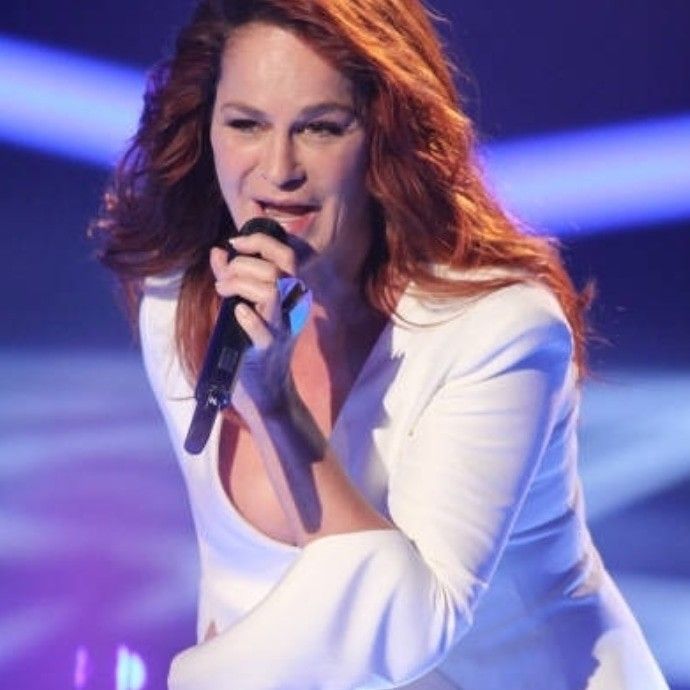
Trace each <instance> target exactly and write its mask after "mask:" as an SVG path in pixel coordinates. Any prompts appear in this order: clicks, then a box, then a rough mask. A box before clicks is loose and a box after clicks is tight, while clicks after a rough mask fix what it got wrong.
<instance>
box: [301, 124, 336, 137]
mask: <svg viewBox="0 0 690 690" xmlns="http://www.w3.org/2000/svg"><path fill="white" fill-rule="evenodd" d="M302 131H304V132H306V133H307V134H313V135H315V136H317V137H339V136H341V135H342V134H343V133H344V132H345V127H344V126H343V125H341V124H339V123H338V122H330V121H329V120H316V121H315V122H310V123H308V124H306V125H304V126H303V127H302Z"/></svg>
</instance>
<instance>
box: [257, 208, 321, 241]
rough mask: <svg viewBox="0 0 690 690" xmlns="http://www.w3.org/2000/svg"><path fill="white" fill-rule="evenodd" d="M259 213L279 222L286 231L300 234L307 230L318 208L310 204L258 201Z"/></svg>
mask: <svg viewBox="0 0 690 690" xmlns="http://www.w3.org/2000/svg"><path fill="white" fill-rule="evenodd" d="M257 203H258V204H259V207H260V208H261V213H262V214H263V215H264V216H267V217H268V218H272V219H273V220H275V221H276V222H278V223H280V224H281V225H282V226H283V227H284V228H285V230H287V232H290V233H294V234H302V233H303V232H305V231H306V230H307V228H308V227H309V225H311V222H312V221H313V220H314V216H315V215H316V213H317V211H318V210H319V208H318V206H314V205H312V204H278V203H274V202H269V201H258V202H257Z"/></svg>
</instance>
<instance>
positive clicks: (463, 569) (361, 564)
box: [169, 286, 572, 690]
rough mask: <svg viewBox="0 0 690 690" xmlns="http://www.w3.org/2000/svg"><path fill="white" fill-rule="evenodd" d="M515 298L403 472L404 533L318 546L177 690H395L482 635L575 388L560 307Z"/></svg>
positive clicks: (200, 651) (419, 428)
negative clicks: (498, 579) (482, 604)
mask: <svg viewBox="0 0 690 690" xmlns="http://www.w3.org/2000/svg"><path fill="white" fill-rule="evenodd" d="M506 294H510V295H514V296H515V299H514V300H513V299H508V300H507V301H506V300H503V301H502V300H500V299H493V298H490V299H487V300H485V301H484V302H485V303H486V304H487V305H494V306H493V307H492V306H487V307H486V308H482V307H481V306H480V305H481V302H480V303H478V306H477V307H476V309H475V311H477V312H478V314H477V318H476V322H477V323H478V324H484V325H485V327H486V329H487V331H490V332H491V333H492V334H493V335H492V336H491V337H489V338H487V337H478V338H477V340H478V341H479V342H480V343H481V344H480V345H475V344H469V343H465V344H463V343H457V347H458V350H464V351H465V353H466V354H465V355H464V356H459V357H458V365H457V367H455V368H454V370H453V371H452V373H451V375H450V376H449V377H448V379H447V380H446V381H445V383H444V384H443V385H442V386H441V388H440V389H439V390H438V392H437V394H436V395H435V396H434V398H433V399H432V400H431V402H430V403H429V405H428V406H427V407H426V409H425V410H424V412H423V414H422V415H421V417H420V418H419V419H418V421H417V424H416V427H415V429H414V431H413V432H412V435H411V437H410V441H409V444H408V446H407V448H406V449H405V450H404V452H403V454H402V455H401V457H400V458H398V459H396V461H395V462H394V463H393V465H394V468H393V471H392V474H391V476H390V483H389V508H390V514H391V516H392V518H393V521H394V523H395V526H396V528H397V529H372V530H365V531H359V532H352V531H350V532H345V533H341V534H332V535H329V536H322V537H321V538H319V539H316V540H313V541H310V542H309V543H307V545H306V547H305V548H304V550H303V552H302V554H301V555H300V556H299V558H298V559H297V560H296V562H295V564H294V565H293V567H292V568H291V569H290V570H289V571H288V573H287V574H286V575H285V577H284V578H283V579H282V580H281V581H280V582H279V583H278V584H277V586H276V587H275V588H274V589H273V590H272V591H271V593H270V594H269V595H268V596H267V597H266V598H265V599H264V600H263V601H262V602H261V603H260V604H259V605H258V606H257V607H255V608H254V609H253V610H252V611H250V612H249V613H248V614H247V615H246V616H245V617H244V618H242V619H241V620H240V621H239V622H238V623H237V624H235V625H234V626H233V627H231V628H230V629H228V630H225V631H223V632H221V633H220V634H219V635H218V636H217V637H216V638H214V639H213V640H210V641H209V642H207V643H205V644H202V645H200V646H197V647H194V648H192V649H189V650H186V651H185V652H183V653H182V654H180V655H178V656H177V657H176V658H175V660H174V662H173V665H172V667H171V672H170V678H169V682H170V688H171V690H207V689H208V690H211V688H213V689H214V690H216V689H217V688H219V687H223V683H224V682H225V680H224V679H227V687H241V688H243V690H293V689H294V690H305V689H307V688H314V689H317V688H318V689H319V690H326V689H330V690H352V689H355V688H361V687H367V688H375V687H380V688H388V687H395V686H397V685H401V684H404V683H408V682H411V681H412V680H414V679H415V678H417V677H419V676H421V675H422V674H424V673H425V672H427V671H428V670H429V669H431V668H433V667H434V666H435V665H437V664H438V663H440V661H442V659H443V658H444V656H445V654H446V653H447V652H448V650H449V649H450V648H451V647H452V645H453V644H454V643H455V642H456V641H457V640H458V639H459V638H460V637H461V635H462V634H463V633H464V632H465V631H466V630H467V628H468V627H469V626H470V625H471V623H472V615H473V613H472V612H473V610H474V607H475V606H476V604H477V601H478V599H479V597H480V595H481V593H482V592H483V591H484V590H485V588H486V587H487V586H488V583H489V581H490V578H491V575H492V573H493V571H494V569H495V567H496V564H497V562H498V560H499V558H500V555H501V552H502V549H503V547H504V544H505V541H506V539H507V537H508V534H509V532H510V528H511V526H512V524H513V521H514V519H515V517H516V515H517V512H518V510H519V508H520V506H521V504H522V500H523V498H524V495H525V492H526V490H527V487H528V485H529V482H530V479H531V477H532V476H533V473H534V471H535V468H536V467H537V465H538V463H539V459H540V457H541V455H542V451H543V448H544V446H545V444H546V443H547V441H548V438H549V434H550V432H551V429H552V428H553V426H554V424H555V422H556V421H557V416H558V413H559V410H560V409H561V404H560V401H561V396H562V394H563V392H564V390H565V389H566V388H567V387H569V386H571V385H572V381H571V379H570V378H569V376H568V374H569V372H570V356H571V339H570V333H569V331H568V329H567V326H566V325H565V323H564V321H563V319H562V317H561V316H560V315H559V314H558V313H556V310H555V309H554V308H553V307H552V306H548V305H550V304H551V302H550V301H549V300H550V299H551V298H550V297H548V299H545V298H544V294H543V291H542V290H541V289H537V288H531V287H527V286H525V287H518V288H510V289H508V291H506ZM545 305H546V306H545ZM506 315H508V316H506ZM492 340H493V347H491V348H488V349H487V347H486V344H487V343H488V342H490V341H492ZM468 353H469V354H468Z"/></svg>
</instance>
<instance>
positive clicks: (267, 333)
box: [235, 303, 274, 350]
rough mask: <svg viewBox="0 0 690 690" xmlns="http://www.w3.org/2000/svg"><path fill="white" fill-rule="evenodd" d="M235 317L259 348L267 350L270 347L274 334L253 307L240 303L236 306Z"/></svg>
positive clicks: (254, 344) (253, 343)
mask: <svg viewBox="0 0 690 690" xmlns="http://www.w3.org/2000/svg"><path fill="white" fill-rule="evenodd" d="M235 318H236V319H237V323H239V324H240V326H241V327H242V330H243V331H244V332H245V333H246V334H247V335H248V336H249V339H250V340H251V341H252V345H253V346H254V347H255V348H256V349H257V350H266V349H268V348H269V347H270V345H271V343H272V342H273V340H274V338H273V334H272V333H271V330H270V329H269V327H268V326H267V325H266V323H265V322H264V320H263V319H262V318H261V317H260V316H259V315H258V314H257V313H256V312H255V311H254V310H253V309H252V308H251V307H249V306H248V305H246V304H241V303H240V304H238V305H237V306H236V307H235Z"/></svg>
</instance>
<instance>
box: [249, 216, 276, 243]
mask: <svg viewBox="0 0 690 690" xmlns="http://www.w3.org/2000/svg"><path fill="white" fill-rule="evenodd" d="M255 232H263V233H265V234H266V235H270V236H271V237H273V238H275V239H276V240H278V241H279V242H282V243H283V244H287V233H286V232H285V230H284V229H283V226H282V225H281V224H280V223H278V221H276V220H273V218H267V217H266V216H257V217H256V218H251V219H249V220H248V221H247V222H246V223H245V224H244V225H243V226H242V227H241V228H240V230H239V234H240V235H252V234H254V233H255Z"/></svg>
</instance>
